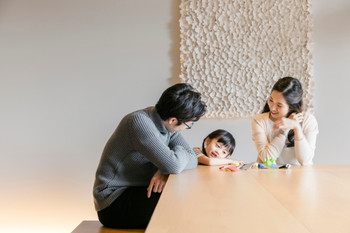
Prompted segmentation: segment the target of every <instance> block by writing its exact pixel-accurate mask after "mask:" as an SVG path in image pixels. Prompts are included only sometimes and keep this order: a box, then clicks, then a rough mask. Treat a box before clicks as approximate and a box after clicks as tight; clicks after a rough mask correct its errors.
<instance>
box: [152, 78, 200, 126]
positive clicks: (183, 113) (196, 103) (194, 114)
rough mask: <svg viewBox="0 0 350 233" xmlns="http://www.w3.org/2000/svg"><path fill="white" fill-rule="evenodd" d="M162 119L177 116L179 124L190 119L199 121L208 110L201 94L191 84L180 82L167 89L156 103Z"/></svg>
mask: <svg viewBox="0 0 350 233" xmlns="http://www.w3.org/2000/svg"><path fill="white" fill-rule="evenodd" d="M156 110H157V112H158V114H159V116H160V118H161V119H162V120H164V121H165V120H167V119H169V118H171V117H175V118H176V119H177V121H178V125H180V124H182V123H184V122H188V121H198V120H199V118H201V116H203V115H204V114H205V112H206V110H207V106H206V104H205V103H204V102H203V101H202V100H201V94H200V93H199V92H196V91H195V90H194V89H193V87H192V86H191V85H189V84H185V83H178V84H175V85H173V86H171V87H169V88H168V89H166V90H165V91H164V92H163V94H162V96H161V97H160V98H159V100H158V103H157V104H156Z"/></svg>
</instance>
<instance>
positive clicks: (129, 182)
mask: <svg viewBox="0 0 350 233" xmlns="http://www.w3.org/2000/svg"><path fill="white" fill-rule="evenodd" d="M205 111H206V105H205V104H204V103H203V102H202V101H201V94H200V93H198V92H196V91H195V90H194V89H193V88H192V87H191V86H190V85H188V84H183V83H179V84H175V85H173V86H171V87H169V88H168V89H167V90H165V91H164V92H163V94H162V96H161V97H160V99H159V101H158V103H157V104H156V106H155V107H149V108H146V109H143V110H138V111H135V112H132V113H130V114H128V115H126V116H125V117H124V118H123V119H122V120H121V122H120V123H119V125H118V127H117V129H116V130H115V131H114V133H113V135H112V136H111V138H110V139H109V140H108V142H107V144H106V146H105V148H104V151H103V153H102V156H101V160H100V163H99V166H98V168H97V171H96V178H95V184H94V190H93V194H94V202H95V208H96V210H97V214H98V217H99V220H100V222H101V223H102V224H103V225H105V226H107V227H112V228H146V226H147V224H148V222H149V220H150V218H151V216H152V213H153V211H154V208H155V206H156V204H157V202H158V199H159V197H160V193H161V192H162V190H163V187H164V185H165V183H166V181H167V178H168V175H169V174H177V173H180V172H181V171H183V170H185V169H192V168H195V167H196V166H197V158H196V155H195V154H194V152H193V151H192V149H191V147H190V146H189V145H188V144H187V142H186V141H185V140H184V138H183V137H182V135H181V133H180V132H179V131H182V130H185V129H190V128H191V127H192V125H193V123H194V122H195V121H198V120H199V119H200V117H201V116H203V115H204V114H205Z"/></svg>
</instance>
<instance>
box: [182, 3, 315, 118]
mask: <svg viewBox="0 0 350 233" xmlns="http://www.w3.org/2000/svg"><path fill="white" fill-rule="evenodd" d="M311 3H312V1H311V0H295V1H290V0H271V1H256V0H198V1H196V0H192V1H190V0H182V1H181V3H180V15H181V17H180V37H181V46H180V63H181V74H180V78H181V80H182V81H183V82H186V83H189V84H191V85H192V86H193V87H194V88H196V89H197V90H198V91H200V92H201V93H202V94H203V99H204V101H205V102H206V103H207V105H208V114H207V117H208V118H237V117H239V118H240V117H242V118H245V117H251V116H253V115H255V114H257V113H259V112H260V111H261V110H262V108H263V105H264V104H265V102H266V99H267V97H268V95H269V92H270V90H271V88H272V86H273V84H274V83H275V82H276V81H277V80H278V79H279V78H281V77H284V76H292V77H295V78H298V79H299V80H300V82H301V83H302V85H303V88H304V104H305V105H304V107H305V109H307V110H309V111H311V112H312V111H313V103H312V99H313V81H312V75H313V74H312V70H313V64H312V54H311V45H312V41H311V34H312V13H311Z"/></svg>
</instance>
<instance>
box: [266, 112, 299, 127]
mask: <svg viewBox="0 0 350 233" xmlns="http://www.w3.org/2000/svg"><path fill="white" fill-rule="evenodd" d="M303 120H304V115H303V114H302V113H292V114H291V115H290V116H289V117H288V118H285V117H282V118H281V119H279V120H277V121H275V123H274V125H273V129H274V130H280V129H282V130H287V131H289V130H291V129H296V128H298V127H300V124H301V123H302V122H303Z"/></svg>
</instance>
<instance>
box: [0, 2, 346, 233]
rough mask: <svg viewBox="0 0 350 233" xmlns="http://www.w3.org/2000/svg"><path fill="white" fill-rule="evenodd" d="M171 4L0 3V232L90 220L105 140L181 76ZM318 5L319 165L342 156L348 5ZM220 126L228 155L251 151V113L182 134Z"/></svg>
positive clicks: (195, 138) (198, 134)
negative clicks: (229, 137) (227, 137)
mask: <svg viewBox="0 0 350 233" xmlns="http://www.w3.org/2000/svg"><path fill="white" fill-rule="evenodd" d="M179 2H180V0H176V1H172V0H149V1H136V0H118V1H113V0H101V1H92V0H75V1H70V0H60V1H53V0H51V1H44V0H30V1H24V0H22V1H21V0H2V1H0V67H1V68H0V111H1V114H0V155H1V162H0V172H1V176H0V183H1V184H2V187H1V194H0V195H1V196H0V206H1V212H0V219H1V220H0V231H1V232H21V231H25V232H70V231H71V230H72V229H73V228H74V227H75V226H76V225H78V224H79V223H80V222H81V221H82V220H86V219H97V217H96V214H95V212H94V209H93V201H92V185H93V180H94V173H95V170H96V167H97V164H98V161H99V157H100V154H101V151H102V149H103V147H104V144H105V142H106V141H107V139H108V138H109V136H110V135H111V133H112V132H113V131H114V129H115V127H116V125H117V124H118V122H119V120H120V119H121V117H122V116H124V115H125V114H127V113H129V112H131V111H133V110H136V109H140V108H143V107H146V106H150V105H154V104H155V102H156V101H157V100H158V98H159V96H160V94H161V93H162V91H163V90H165V89H166V88H167V87H168V86H170V85H172V84H174V83H176V82H179V81H180V80H179V79H178V75H179V72H180V69H179V52H178V51H179V25H178V18H179V13H178V5H179ZM314 14H315V30H314V35H315V36H314V37H315V38H314V40H315V52H314V54H315V60H314V63H315V83H316V86H315V91H316V92H315V94H316V98H315V107H316V117H317V119H318V121H319V125H320V134H319V137H318V143H317V146H318V147H317V153H316V157H315V163H347V164H349V163H350V158H349V157H348V156H347V148H346V145H347V139H349V137H348V131H350V127H349V124H348V123H347V115H349V113H350V112H349V108H348V107H347V106H348V103H347V101H346V100H347V99H349V97H350V94H349V92H348V91H347V89H348V85H349V81H348V80H347V76H348V72H347V71H348V70H349V69H348V67H349V65H348V64H347V63H348V61H349V59H350V45H349V41H350V30H349V27H350V25H349V22H350V3H349V1H347V0H335V1H327V0H322V1H321V0H318V1H315V2H314ZM217 128H225V129H227V130H229V131H231V132H232V133H233V134H234V136H235V137H236V139H237V144H238V145H237V149H236V151H235V156H236V158H238V159H242V160H244V161H253V160H254V159H255V157H256V153H255V149H254V147H253V144H252V142H251V136H250V119H240V120H208V119H204V120H201V121H199V122H197V123H196V124H195V126H194V128H193V129H192V130H190V131H186V132H184V135H185V137H186V138H187V139H188V141H189V143H190V145H191V146H198V145H200V144H201V141H202V138H203V137H204V136H205V135H206V134H208V133H209V132H211V131H212V130H214V129H217ZM19 219H20V221H18V220H19ZM24 229H25V230H24Z"/></svg>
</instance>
